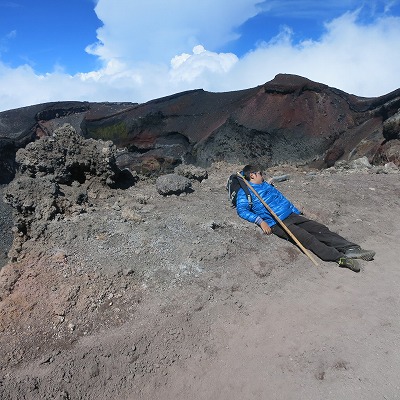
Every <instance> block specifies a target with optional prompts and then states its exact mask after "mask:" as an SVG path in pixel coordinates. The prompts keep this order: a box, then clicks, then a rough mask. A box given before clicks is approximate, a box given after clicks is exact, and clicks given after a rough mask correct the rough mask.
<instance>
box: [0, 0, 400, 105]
mask: <svg viewBox="0 0 400 400" xmlns="http://www.w3.org/2000/svg"><path fill="white" fill-rule="evenodd" d="M120 3H121V4H120ZM132 3H135V4H134V5H133V4H132ZM137 3H141V2H139V1H135V2H131V1H130V0H119V5H118V7H116V6H115V2H113V1H111V0H99V1H98V4H97V7H96V11H97V13H98V15H99V17H100V18H101V19H102V21H103V23H104V26H103V27H102V28H101V29H100V30H99V31H98V38H99V40H100V41H101V43H100V44H97V45H94V46H92V47H91V48H90V52H91V53H92V54H95V55H96V56H97V57H99V59H100V60H101V65H102V66H101V67H100V68H99V69H98V70H95V71H92V72H89V73H80V74H76V75H74V76H71V75H68V74H65V73H63V72H62V70H58V71H55V72H52V73H48V74H45V75H38V74H36V73H35V71H34V70H33V69H32V68H31V67H29V66H27V65H23V66H20V67H18V68H11V67H9V66H7V65H4V64H2V63H1V61H0V110H5V109H10V108H15V107H21V106H25V105H29V104H36V103H41V102H47V101H59V100H82V101H83V100H87V101H132V102H143V101H147V100H150V99H153V98H157V97H162V96H165V95H168V94H172V93H176V92H179V91H183V90H189V89H195V88H204V89H205V90H209V91H230V90H239V89H244V88H249V87H253V86H257V85H260V84H263V83H265V82H267V81H269V80H271V79H272V78H273V77H274V76H275V75H276V74H278V73H293V74H297V75H302V76H305V77H307V78H309V79H312V80H315V81H318V82H321V83H325V84H328V85H330V86H334V87H337V88H338V89H341V90H344V91H346V92H348V93H354V94H356V95H360V96H367V97H370V96H371V97H372V96H378V95H383V94H386V93H388V92H389V91H392V90H394V89H397V88H399V87H400V75H399V74H398V71H399V69H400V54H399V52H398V51H397V48H398V43H399V41H400V18H398V17H389V16H387V17H385V16H382V17H381V18H378V19H376V20H374V21H373V22H370V23H369V24H362V23H361V22H360V21H359V19H358V14H357V12H353V13H346V14H344V15H342V16H341V17H339V18H336V19H333V20H331V21H330V22H328V23H326V25H325V33H324V35H323V36H321V37H320V38H314V39H310V40H308V41H304V42H302V43H300V44H295V43H293V41H292V36H293V32H292V29H291V28H290V27H283V28H282V31H281V32H280V33H279V34H278V35H277V36H276V37H274V38H272V39H271V40H270V41H268V42H264V43H261V44H260V45H259V46H258V47H257V48H255V49H252V50H250V51H249V52H248V53H247V54H245V55H244V56H243V57H241V58H240V59H239V58H238V57H237V56H236V55H235V54H232V53H224V52H218V48H220V47H221V46H222V45H223V44H225V43H227V42H228V41H229V40H232V38H234V37H235V28H236V27H237V26H239V25H240V24H242V23H243V22H245V21H246V20H247V19H248V18H250V17H251V16H253V15H255V13H256V12H257V1H256V0H238V1H237V4H236V2H235V7H232V5H231V0H219V1H217V2H216V1H215V0H204V1H203V2H201V4H197V5H196V6H194V5H189V4H188V3H189V2H187V1H183V0H171V1H170V2H165V1H164V0H147V1H146V4H137ZM143 3H144V2H143ZM167 5H168V6H167Z"/></svg>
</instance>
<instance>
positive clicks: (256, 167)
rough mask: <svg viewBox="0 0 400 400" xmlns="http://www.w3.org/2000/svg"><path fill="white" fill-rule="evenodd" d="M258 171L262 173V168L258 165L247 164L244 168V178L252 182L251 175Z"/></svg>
mask: <svg viewBox="0 0 400 400" xmlns="http://www.w3.org/2000/svg"><path fill="white" fill-rule="evenodd" d="M258 171H262V168H261V167H260V166H259V165H256V164H247V165H245V166H244V167H243V176H244V177H245V178H246V180H247V181H249V180H250V174H255V173H256V172H258Z"/></svg>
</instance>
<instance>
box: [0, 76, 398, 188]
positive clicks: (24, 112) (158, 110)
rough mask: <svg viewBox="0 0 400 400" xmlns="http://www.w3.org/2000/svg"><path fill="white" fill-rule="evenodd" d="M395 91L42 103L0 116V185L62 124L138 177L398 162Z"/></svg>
mask: <svg viewBox="0 0 400 400" xmlns="http://www.w3.org/2000/svg"><path fill="white" fill-rule="evenodd" d="M399 109H400V89H397V90H395V91H393V92H391V93H388V94H386V95H384V96H380V97H373V98H364V97H359V96H355V95H351V94H348V93H345V92H343V91H340V90H338V89H335V88H331V87H329V86H327V85H324V84H321V83H317V82H313V81H311V80H308V79H306V78H303V77H300V76H296V75H286V74H279V75H277V76H276V77H275V78H274V79H273V80H272V81H270V82H267V83H265V84H264V85H260V86H257V87H254V88H250V89H245V90H240V91H233V92H225V93H211V92H206V91H204V90H201V89H200V90H191V91H187V92H182V93H177V94H174V95H171V96H167V97H163V98H159V99H155V100H151V101H149V102H147V103H144V104H138V103H90V102H53V103H44V104H39V105H34V106H29V107H24V108H19V109H15V110H9V111H4V112H2V113H0V155H1V158H0V160H1V161H0V163H1V172H0V181H1V182H2V183H7V182H9V181H10V180H11V179H12V177H13V176H14V173H15V153H16V151H17V150H18V148H21V147H24V146H25V145H26V144H27V143H29V142H31V141H34V140H36V139H37V138H40V137H42V136H47V135H51V134H52V132H53V131H54V130H55V129H56V128H58V127H60V126H62V125H63V124H65V123H69V124H71V125H72V126H73V127H74V128H75V129H76V131H77V132H78V133H79V134H80V135H82V136H83V137H85V138H95V139H102V140H112V141H113V142H114V144H116V145H117V147H118V148H119V154H118V157H117V163H118V166H119V167H120V168H121V169H123V168H129V169H130V170H132V171H137V172H140V173H145V174H159V173H162V172H167V171H170V170H172V169H173V168H174V167H175V166H176V165H178V164H180V163H185V162H190V163H194V164H198V165H201V166H207V165H210V163H212V162H214V161H220V160H224V161H228V162H239V163H244V162H248V161H252V160H257V161H258V162H261V163H263V164H265V165H277V164H280V163H294V164H308V165H312V166H314V167H318V168H324V167H329V166H332V165H333V164H334V163H335V162H336V161H338V160H343V159H344V160H352V159H355V158H359V157H362V156H366V157H368V159H369V161H370V162H371V163H373V164H381V163H385V162H388V161H392V162H394V163H395V164H396V165H399V164H400V145H399V137H400V133H399V132H400V113H399Z"/></svg>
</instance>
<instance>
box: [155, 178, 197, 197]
mask: <svg viewBox="0 0 400 400" xmlns="http://www.w3.org/2000/svg"><path fill="white" fill-rule="evenodd" d="M191 187H192V183H191V181H190V179H188V178H185V177H184V176H181V175H177V174H167V175H161V176H160V177H158V178H157V181H156V189H157V192H158V193H160V194H161V195H163V196H168V195H171V194H176V195H179V194H182V193H187V192H188V191H189V190H190V189H191Z"/></svg>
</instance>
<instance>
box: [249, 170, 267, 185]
mask: <svg viewBox="0 0 400 400" xmlns="http://www.w3.org/2000/svg"><path fill="white" fill-rule="evenodd" d="M250 181H251V182H253V183H257V184H260V183H263V182H264V178H263V176H262V172H261V171H257V172H252V173H251V174H250Z"/></svg>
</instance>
